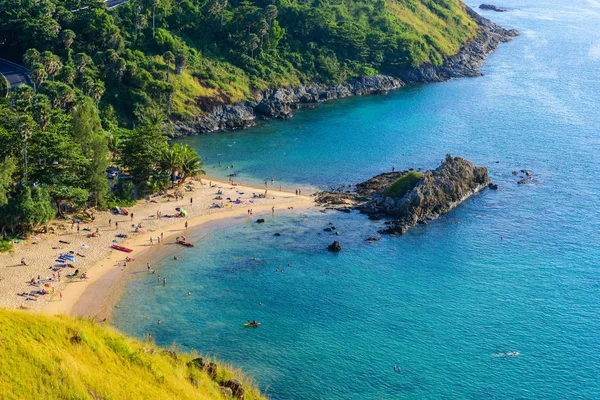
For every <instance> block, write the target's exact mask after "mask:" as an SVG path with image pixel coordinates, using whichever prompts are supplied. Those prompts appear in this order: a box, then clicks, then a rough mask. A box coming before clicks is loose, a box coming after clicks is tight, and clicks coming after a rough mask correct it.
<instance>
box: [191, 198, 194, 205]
mask: <svg viewBox="0 0 600 400" xmlns="http://www.w3.org/2000/svg"><path fill="white" fill-rule="evenodd" d="M192 204H194V198H193V197H190V205H192Z"/></svg>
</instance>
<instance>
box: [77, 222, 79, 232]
mask: <svg viewBox="0 0 600 400" xmlns="http://www.w3.org/2000/svg"><path fill="white" fill-rule="evenodd" d="M77 232H79V222H78V223H77Z"/></svg>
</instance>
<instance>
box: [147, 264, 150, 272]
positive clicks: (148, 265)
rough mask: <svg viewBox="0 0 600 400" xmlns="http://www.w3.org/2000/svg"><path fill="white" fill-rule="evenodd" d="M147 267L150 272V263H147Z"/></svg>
mask: <svg viewBox="0 0 600 400" xmlns="http://www.w3.org/2000/svg"><path fill="white" fill-rule="evenodd" d="M146 268H147V269H148V273H150V263H146Z"/></svg>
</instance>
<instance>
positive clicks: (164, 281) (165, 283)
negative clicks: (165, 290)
mask: <svg viewBox="0 0 600 400" xmlns="http://www.w3.org/2000/svg"><path fill="white" fill-rule="evenodd" d="M163 286H167V278H163Z"/></svg>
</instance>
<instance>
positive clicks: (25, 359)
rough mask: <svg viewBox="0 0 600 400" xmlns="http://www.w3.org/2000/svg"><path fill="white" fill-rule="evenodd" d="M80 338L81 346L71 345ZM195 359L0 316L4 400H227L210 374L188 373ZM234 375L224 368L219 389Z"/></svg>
mask: <svg viewBox="0 0 600 400" xmlns="http://www.w3.org/2000/svg"><path fill="white" fill-rule="evenodd" d="M74 335H79V336H80V337H81V338H82V342H81V343H79V344H72V343H71V342H70V339H71V337H73V336H74ZM146 349H147V350H155V354H152V352H151V351H147V352H145V351H144V350H146ZM193 357H194V355H192V354H181V353H179V354H178V357H177V361H175V360H173V358H171V357H170V356H169V355H168V354H166V353H164V352H163V350H161V349H160V348H158V347H156V346H154V345H152V344H149V343H143V342H140V341H138V340H134V339H130V338H128V337H126V336H124V335H123V334H120V333H118V332H117V331H115V330H113V329H111V328H104V327H100V326H98V325H97V324H94V323H92V322H89V321H86V320H74V319H71V318H68V317H64V316H60V317H49V316H44V315H38V314H30V313H25V312H18V311H8V310H1V309H0V398H1V399H94V398H96V399H100V398H102V399H107V400H108V399H120V400H121V399H123V400H124V399H222V398H223V396H222V395H221V394H220V392H219V390H218V384H217V383H215V382H214V381H212V380H211V379H210V377H209V376H208V375H207V374H206V373H204V372H200V371H198V370H196V369H194V368H189V367H186V362H187V361H189V360H191V359H192V358H193ZM232 371H233V370H232V369H231V367H228V366H225V367H224V366H222V365H219V374H218V377H217V381H219V382H224V381H226V380H228V379H231V378H235V376H234V372H232ZM235 372H236V373H235V375H237V376H238V377H239V376H241V373H240V371H235ZM189 377H194V378H195V379H197V381H198V383H199V387H198V389H196V388H195V387H194V386H193V385H192V384H191V383H190V381H189ZM238 379H239V380H240V381H243V383H244V386H245V388H246V399H260V398H261V397H260V394H259V392H258V390H257V389H256V388H252V383H251V382H250V381H249V380H248V379H243V380H242V379H241V378H238ZM94 396H95V397H94Z"/></svg>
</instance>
